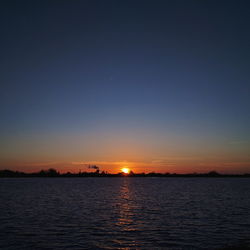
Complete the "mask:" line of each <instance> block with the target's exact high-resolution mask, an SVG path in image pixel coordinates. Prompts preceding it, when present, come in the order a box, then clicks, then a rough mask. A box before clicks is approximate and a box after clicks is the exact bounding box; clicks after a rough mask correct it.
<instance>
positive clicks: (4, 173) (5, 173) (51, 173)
mask: <svg viewBox="0 0 250 250" xmlns="http://www.w3.org/2000/svg"><path fill="white" fill-rule="evenodd" d="M89 168H90V169H95V171H94V172H81V171H79V173H71V172H67V173H60V172H59V171H57V170H56V169H53V168H50V169H47V170H41V171H39V172H35V173H25V172H19V171H12V170H8V169H5V170H0V177H250V174H249V173H246V174H241V175H240V174H238V175H236V174H220V173H218V172H216V171H210V172H208V173H190V174H176V173H164V174H163V173H155V172H151V173H134V172H132V171H131V172H130V173H129V174H124V173H118V174H110V173H108V172H106V171H100V168H99V167H97V166H89Z"/></svg>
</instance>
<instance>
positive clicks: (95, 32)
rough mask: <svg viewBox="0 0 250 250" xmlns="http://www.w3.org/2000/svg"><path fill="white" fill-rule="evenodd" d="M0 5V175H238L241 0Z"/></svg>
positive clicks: (246, 83)
mask: <svg viewBox="0 0 250 250" xmlns="http://www.w3.org/2000/svg"><path fill="white" fill-rule="evenodd" d="M0 5H1V8H0V12H1V15H0V27H1V39H0V44H1V57H0V62H1V69H0V71H1V72H0V82H1V91H0V116H1V123H0V169H13V170H21V171H27V172H28V171H37V170H40V169H47V168H50V167H53V168H56V169H58V170H60V171H61V172H64V171H72V172H74V171H78V170H79V169H81V170H82V171H84V170H88V169H87V166H88V165H89V164H96V165H98V166H100V168H101V170H107V171H109V172H118V171H119V170H120V169H121V168H122V167H123V166H128V167H130V168H131V169H132V170H133V171H134V172H152V171H155V172H176V173H187V172H207V171H212V170H215V171H218V172H221V173H246V172H250V97H249V96H250V31H249V27H250V2H249V1H242V0H240V1H198V0H197V1H191V0H189V1H178V0H177V1H138V0H135V1H127V0H126V1H125V0H124V1H108V0H107V1H93V0H92V1H78V0H75V1H55V0H54V1H53V0H52V1H1V3H0Z"/></svg>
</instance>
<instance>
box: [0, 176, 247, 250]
mask: <svg viewBox="0 0 250 250" xmlns="http://www.w3.org/2000/svg"><path fill="white" fill-rule="evenodd" d="M249 243H250V179H240V178H68V179H67V178H58V179H57V178H44V179H42V178H24V179H21V178H19V179H0V249H136V248H137V249H141V248H142V249H215V248H221V247H225V246H228V245H240V244H248V245H249Z"/></svg>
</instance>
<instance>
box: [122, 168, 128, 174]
mask: <svg viewBox="0 0 250 250" xmlns="http://www.w3.org/2000/svg"><path fill="white" fill-rule="evenodd" d="M121 171H122V172H123V173H124V174H128V173H129V172H130V169H129V168H127V167H124V168H122V169H121Z"/></svg>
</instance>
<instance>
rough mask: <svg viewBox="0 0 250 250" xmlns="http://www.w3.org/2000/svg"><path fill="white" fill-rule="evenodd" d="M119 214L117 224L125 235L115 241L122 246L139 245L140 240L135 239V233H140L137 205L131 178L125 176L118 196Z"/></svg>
mask: <svg viewBox="0 0 250 250" xmlns="http://www.w3.org/2000/svg"><path fill="white" fill-rule="evenodd" d="M117 205H118V206H117V209H118V211H117V212H118V216H117V222H116V226H117V227H118V230H119V231H120V232H122V233H123V235H124V237H122V238H121V239H115V242H116V243H118V244H120V245H121V246H126V247H125V248H122V249H127V247H129V248H131V247H138V246H139V242H138V241H136V240H135V234H137V233H138V231H139V230H138V227H137V223H136V220H135V217H136V209H137V205H136V202H135V200H134V199H133V193H132V190H131V183H130V180H129V179H127V178H123V180H122V183H121V186H120V190H119V197H118V204H117Z"/></svg>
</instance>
